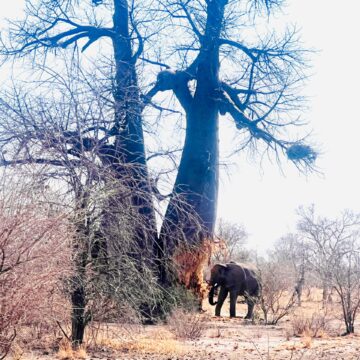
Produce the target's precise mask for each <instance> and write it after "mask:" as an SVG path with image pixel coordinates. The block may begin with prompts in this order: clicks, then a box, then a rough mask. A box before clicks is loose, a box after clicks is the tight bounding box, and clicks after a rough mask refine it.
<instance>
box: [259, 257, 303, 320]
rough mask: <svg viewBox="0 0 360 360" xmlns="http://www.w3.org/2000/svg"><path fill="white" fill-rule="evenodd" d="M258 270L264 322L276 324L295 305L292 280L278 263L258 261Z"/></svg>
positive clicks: (290, 311)
mask: <svg viewBox="0 0 360 360" xmlns="http://www.w3.org/2000/svg"><path fill="white" fill-rule="evenodd" d="M258 271H259V275H260V281H261V287H262V290H261V297H260V306H261V310H262V312H263V315H264V320H265V324H271V325H276V324H277V323H278V322H279V321H280V320H281V319H282V318H284V317H285V316H287V315H289V314H290V313H292V311H293V310H294V307H295V305H296V296H295V294H294V291H293V282H292V279H291V278H290V277H289V274H288V272H287V269H285V268H284V267H283V266H282V264H280V263H274V262H270V261H268V262H262V263H258Z"/></svg>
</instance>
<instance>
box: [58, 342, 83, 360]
mask: <svg viewBox="0 0 360 360" xmlns="http://www.w3.org/2000/svg"><path fill="white" fill-rule="evenodd" d="M56 355H57V358H59V359H60V360H81V359H87V358H88V355H87V352H86V349H85V346H80V347H79V348H78V349H76V350H74V349H73V348H72V347H71V343H70V342H69V341H67V340H63V341H61V342H60V344H59V351H58V352H57V354H56Z"/></svg>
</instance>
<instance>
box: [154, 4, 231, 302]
mask: <svg viewBox="0 0 360 360" xmlns="http://www.w3.org/2000/svg"><path fill="white" fill-rule="evenodd" d="M226 3H227V2H226V1H224V0H214V1H211V2H210V1H209V2H207V14H208V17H207V23H206V30H205V35H204V36H203V39H202V46H201V50H200V54H199V55H198V58H197V60H196V62H195V64H196V67H197V69H196V73H195V76H194V78H195V80H196V90H195V93H194V96H193V97H191V98H190V101H188V104H187V106H186V107H185V111H186V121H187V126H186V138H185V144H184V149H183V153H182V158H181V162H180V166H179V171H178V175H177V178H176V182H175V186H174V191H173V194H172V198H171V199H170V203H169V205H168V208H167V211H166V215H165V220H164V223H163V226H162V229H161V234H160V246H161V248H160V251H161V252H162V254H161V255H162V256H164V257H165V262H167V261H169V260H171V259H175V267H177V270H178V272H180V273H182V274H184V273H185V274H186V276H185V277H184V276H180V279H181V278H185V279H187V283H185V285H186V286H187V287H188V288H192V289H193V290H194V291H195V292H197V293H200V294H199V295H200V296H201V295H202V292H201V285H199V284H201V283H202V277H201V276H200V274H201V271H199V269H200V268H201V267H202V266H203V265H204V263H205V262H206V260H207V259H208V257H209V255H210V254H209V250H208V247H206V246H205V247H204V244H205V242H206V241H207V240H211V238H212V236H213V232H214V225H215V220H216V206H217V195H218V181H219V177H218V162H219V151H218V118H219V108H218V103H217V100H216V99H217V91H218V89H219V48H218V39H219V37H220V30H221V24H222V20H223V16H224V8H225V5H226ZM189 248H190V249H193V250H190V251H189ZM193 251H197V252H198V254H199V255H198V261H197V262H194V261H193V259H192V260H191V261H189V262H187V261H186V256H183V255H182V254H183V253H185V254H186V253H192V252H193ZM204 253H207V256H204V255H203V256H202V255H201V254H204ZM177 259H181V262H180V263H177V261H176V260H177ZM199 277H200V278H199ZM161 280H162V282H164V283H167V282H169V281H171V280H170V279H169V271H168V269H167V268H166V266H162V267H161Z"/></svg>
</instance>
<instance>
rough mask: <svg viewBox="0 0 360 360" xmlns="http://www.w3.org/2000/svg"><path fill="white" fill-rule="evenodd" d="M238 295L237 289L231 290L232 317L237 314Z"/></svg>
mask: <svg viewBox="0 0 360 360" xmlns="http://www.w3.org/2000/svg"><path fill="white" fill-rule="evenodd" d="M237 297H238V293H237V291H236V290H235V291H230V317H235V316H236V300H237Z"/></svg>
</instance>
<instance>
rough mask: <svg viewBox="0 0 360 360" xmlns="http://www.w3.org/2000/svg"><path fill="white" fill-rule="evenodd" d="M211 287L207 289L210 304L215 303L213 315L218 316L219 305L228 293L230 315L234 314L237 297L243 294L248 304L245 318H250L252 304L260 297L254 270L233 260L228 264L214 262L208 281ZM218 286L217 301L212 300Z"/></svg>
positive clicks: (259, 288) (259, 287)
mask: <svg viewBox="0 0 360 360" xmlns="http://www.w3.org/2000/svg"><path fill="white" fill-rule="evenodd" d="M209 285H210V286H211V289H210V291H209V303H210V305H216V307H215V316H220V312H221V307H222V305H223V303H224V301H225V299H226V297H227V295H228V293H230V317H235V316H236V300H237V297H238V296H239V295H240V296H244V297H245V301H246V303H247V305H248V312H247V314H246V316H245V319H251V318H252V316H253V310H254V306H255V304H256V301H257V299H258V298H259V297H260V292H261V285H260V281H259V280H258V278H257V276H256V274H255V272H254V271H253V270H250V269H248V268H246V267H244V266H240V265H238V264H236V263H234V262H230V263H228V264H225V265H223V264H215V265H214V266H213V267H212V269H211V277H210V281H209ZM218 287H220V291H219V295H218V301H217V302H214V294H215V291H216V290H217V288H218Z"/></svg>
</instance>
